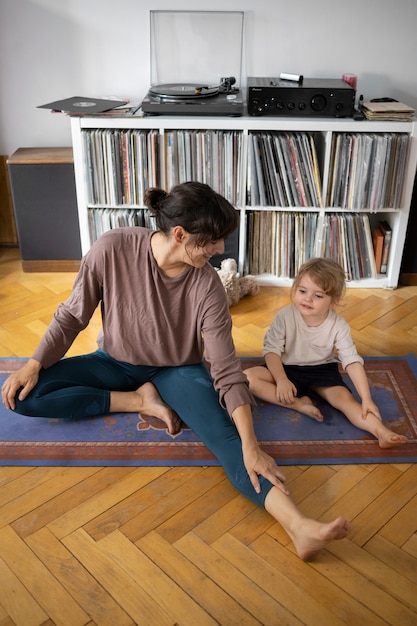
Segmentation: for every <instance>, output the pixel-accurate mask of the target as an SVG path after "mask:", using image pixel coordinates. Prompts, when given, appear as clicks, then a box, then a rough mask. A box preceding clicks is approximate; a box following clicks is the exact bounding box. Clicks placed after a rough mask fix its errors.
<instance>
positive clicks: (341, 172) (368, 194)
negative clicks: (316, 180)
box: [327, 133, 409, 211]
mask: <svg viewBox="0 0 417 626" xmlns="http://www.w3.org/2000/svg"><path fill="white" fill-rule="evenodd" d="M408 145H409V136H408V135H406V134H405V133H372V134H369V133H335V134H334V137H333V143H332V154H331V168H330V173H331V175H330V184H329V190H328V197H327V203H328V205H329V206H330V207H341V208H343V209H350V210H353V211H356V210H358V209H365V208H366V209H370V210H371V211H376V210H378V209H382V208H394V209H395V208H398V207H399V206H401V190H402V187H403V182H404V172H405V164H406V159H407V153H408Z"/></svg>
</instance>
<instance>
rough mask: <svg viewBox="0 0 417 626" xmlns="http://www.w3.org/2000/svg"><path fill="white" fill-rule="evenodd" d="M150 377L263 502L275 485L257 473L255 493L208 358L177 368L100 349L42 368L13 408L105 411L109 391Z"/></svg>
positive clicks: (230, 472) (240, 486) (233, 478)
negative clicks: (117, 356)
mask: <svg viewBox="0 0 417 626" xmlns="http://www.w3.org/2000/svg"><path fill="white" fill-rule="evenodd" d="M148 381H149V382H152V383H153V384H154V385H155V387H156V388H157V390H158V392H159V394H160V396H161V398H162V399H163V401H164V402H166V404H168V405H169V406H170V407H171V408H172V409H173V410H174V411H175V412H176V413H177V414H178V415H179V417H180V418H181V419H182V420H183V421H184V422H185V423H186V424H187V426H189V427H190V428H191V429H192V430H193V431H194V432H195V433H196V434H197V435H198V436H199V437H200V439H201V441H203V443H204V444H205V445H206V446H207V448H209V449H210V450H211V451H212V452H213V454H214V455H215V456H216V457H217V458H218V460H219V462H220V463H221V465H222V466H223V468H224V470H225V472H226V474H227V476H228V478H229V480H230V482H231V483H232V485H234V487H235V488H236V489H237V490H238V491H240V493H241V494H242V495H244V496H246V497H247V498H249V500H252V502H254V503H255V504H257V505H259V506H261V507H263V506H264V501H265V497H266V495H267V493H268V492H269V490H270V489H271V487H272V484H271V483H270V482H269V481H268V480H266V479H265V478H263V477H262V476H259V480H260V483H261V493H260V494H257V493H256V492H255V490H254V488H253V486H252V483H251V482H250V479H249V476H248V474H247V471H246V468H245V466H244V463H243V456H242V445H241V440H240V437H239V434H238V432H237V429H236V426H235V425H234V423H233V421H232V420H231V419H230V417H229V415H228V414H227V412H226V411H224V410H223V409H222V407H221V406H220V403H219V396H218V393H217V392H216V390H215V389H214V387H213V381H212V378H211V377H210V374H209V373H208V371H207V369H206V367H205V365H204V363H198V364H195V365H184V366H179V367H152V366H142V365H130V364H129V363H123V362H120V361H116V360H115V359H113V358H112V357H111V356H109V355H108V354H107V353H106V352H104V351H103V350H97V351H96V352H93V353H91V354H86V355H84V356H77V357H69V358H65V359H62V360H61V361H59V362H58V363H56V364H55V365H52V366H51V367H50V368H48V369H46V370H45V369H42V370H41V372H40V375H39V381H38V384H37V385H36V387H35V388H34V389H33V390H32V391H31V392H30V393H29V395H28V397H27V398H26V399H25V400H23V401H20V400H19V399H18V398H17V397H16V409H15V410H16V412H17V413H20V414H22V415H29V416H32V417H48V418H49V417H54V418H56V417H62V418H73V419H80V418H84V417H91V416H94V415H106V414H108V412H109V407H110V391H134V390H135V389H137V388H138V387H140V386H141V385H143V384H144V383H145V382H148Z"/></svg>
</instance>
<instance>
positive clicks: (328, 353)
mask: <svg viewBox="0 0 417 626" xmlns="http://www.w3.org/2000/svg"><path fill="white" fill-rule="evenodd" d="M344 290H345V275H344V271H343V269H342V268H341V267H340V265H339V264H338V263H336V262H335V261H332V260H331V259H311V260H310V261H308V262H307V263H305V264H304V265H303V266H302V267H301V268H300V270H299V272H298V275H297V276H296V277H295V279H294V282H293V285H292V288H291V300H292V304H290V305H288V306H286V307H284V308H283V309H282V310H281V311H279V313H278V314H277V316H276V317H275V320H274V321H273V323H272V325H271V326H270V328H269V329H268V331H267V333H266V335H265V342H264V350H263V355H264V356H265V364H266V367H263V366H258V367H253V368H250V369H247V370H246V376H247V378H248V380H249V386H250V389H251V391H252V392H253V394H254V395H255V396H257V397H258V398H261V399H262V400H266V401H267V402H271V403H272V404H278V405H280V406H285V407H287V408H291V409H294V410H296V411H299V412H300V413H304V414H305V415H308V416H309V417H311V418H313V419H315V420H316V421H318V422H322V421H323V415H322V414H321V412H320V411H319V409H318V408H317V407H316V406H315V405H314V404H313V402H312V400H311V398H310V397H309V394H310V392H311V391H314V392H315V393H316V394H318V395H319V396H321V397H322V398H324V399H325V400H326V401H327V402H328V403H329V404H330V405H331V406H333V407H334V408H336V409H339V411H341V412H342V413H344V415H346V417H347V418H348V420H349V421H350V422H352V424H354V425H355V426H356V427H357V428H361V429H362V430H366V431H368V432H369V433H371V434H372V435H374V437H376V438H377V439H378V443H379V446H380V447H381V448H391V447H393V446H396V445H398V444H402V443H405V442H406V441H407V437H404V436H403V435H397V434H395V433H394V432H392V431H391V430H390V429H389V428H387V427H386V426H385V425H384V424H383V422H382V420H381V416H380V413H379V410H378V407H377V406H376V405H375V403H374V402H373V401H372V398H371V392H370V389H369V384H368V380H367V377H366V373H365V369H364V367H363V359H362V358H361V357H360V356H359V354H358V353H357V351H356V347H355V345H354V343H353V341H352V337H351V333H350V328H349V326H348V324H347V322H346V321H345V320H344V319H343V318H342V317H341V316H340V315H339V314H338V313H336V311H335V310H334V307H335V305H337V304H338V303H339V302H340V300H341V298H342V295H343V293H344ZM335 351H336V352H337V355H338V358H339V361H340V362H341V364H342V367H343V368H344V369H345V370H346V372H347V374H348V375H349V377H350V379H351V380H352V382H353V384H354V386H355V389H356V391H357V392H358V394H359V396H360V398H361V400H362V404H359V403H358V402H357V401H356V400H355V398H354V396H353V395H352V393H351V392H350V390H349V388H348V387H347V386H346V385H345V383H344V381H343V378H342V376H341V375H340V373H339V369H338V363H337V361H336V359H335Z"/></svg>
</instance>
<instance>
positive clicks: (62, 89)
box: [0, 0, 417, 154]
mask: <svg viewBox="0 0 417 626" xmlns="http://www.w3.org/2000/svg"><path fill="white" fill-rule="evenodd" d="M151 9H154V10H156V9H159V10H163V9H169V10H187V9H190V10H223V11H224V10H229V11H231V10H239V11H241V10H242V11H245V59H244V63H245V71H244V76H273V77H276V76H278V75H279V73H280V72H282V71H284V72H294V73H299V74H303V75H304V76H305V77H311V78H315V77H320V78H339V77H341V75H342V74H343V73H345V72H349V73H354V74H357V75H358V93H363V94H364V96H365V99H366V98H368V97H369V98H372V97H381V96H391V97H394V98H396V99H398V100H402V101H404V102H406V103H407V104H410V105H411V106H414V107H417V69H416V61H417V37H416V24H417V1H416V0H397V1H396V2H392V0H367V1H366V2H363V0H349V1H347V0H317V1H316V2H311V0H292V2H287V1H285V2H284V0H210V2H202V1H201V0H182V1H181V2H178V4H177V3H173V2H172V0H159V2H152V1H151V0H0V154H11V153H12V152H14V151H15V150H16V149H17V148H19V147H42V146H69V145H70V144H71V137H70V128H69V126H70V125H69V119H68V118H67V117H66V116H63V115H53V114H51V113H50V112H49V111H47V110H45V109H37V108H36V107H37V106H38V105H40V104H44V103H47V102H51V101H54V100H58V99H61V98H67V97H71V96H90V97H100V96H108V95H117V96H121V97H130V98H132V99H141V98H142V97H143V96H144V95H145V94H146V92H147V90H148V87H149V85H150V58H149V47H150V45H149V11H150V10H151ZM190 53H191V54H193V55H195V58H196V63H198V50H197V51H196V50H192V51H190Z"/></svg>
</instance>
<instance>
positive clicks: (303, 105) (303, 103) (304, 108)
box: [298, 102, 307, 111]
mask: <svg viewBox="0 0 417 626" xmlns="http://www.w3.org/2000/svg"><path fill="white" fill-rule="evenodd" d="M306 106H307V105H306V103H305V102H300V104H299V105H298V108H299V109H300V111H305V110H306Z"/></svg>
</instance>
